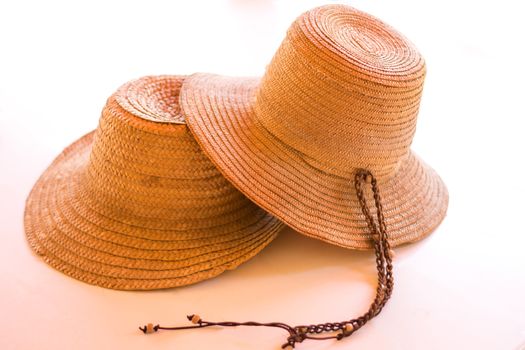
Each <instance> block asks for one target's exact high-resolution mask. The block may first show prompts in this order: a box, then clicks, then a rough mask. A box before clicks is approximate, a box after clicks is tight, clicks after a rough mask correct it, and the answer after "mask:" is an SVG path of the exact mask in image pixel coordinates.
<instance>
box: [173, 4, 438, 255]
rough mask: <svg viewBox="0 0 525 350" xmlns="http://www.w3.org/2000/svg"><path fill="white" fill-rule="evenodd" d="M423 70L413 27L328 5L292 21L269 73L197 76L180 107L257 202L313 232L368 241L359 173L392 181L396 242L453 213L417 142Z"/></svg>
mask: <svg viewBox="0 0 525 350" xmlns="http://www.w3.org/2000/svg"><path fill="white" fill-rule="evenodd" d="M424 78H425V63H424V60H423V58H422V57H421V55H420V54H419V52H418V51H417V49H416V48H415V47H414V46H413V44H411V43H410V42H409V41H408V40H407V39H406V38H405V37H404V36H403V35H401V34H400V33H398V32H397V31H396V30H395V29H393V28H392V27H390V26H388V25H387V24H385V23H383V22H382V21H380V20H378V19H376V18H374V17H372V16H370V15H368V14H366V13H363V12H360V11H358V10H356V9H353V8H351V7H348V6H344V5H329V6H323V7H319V8H316V9H313V10H311V11H308V12H306V13H305V14H303V15H301V16H300V17H299V18H298V19H297V20H296V21H295V22H294V23H293V24H292V26H291V27H290V29H289V30H288V33H287V36H286V38H285V39H284V41H283V42H282V44H281V46H280V47H279V49H278V50H277V52H276V54H275V56H274V57H273V59H272V61H271V63H270V64H269V66H268V67H267V70H266V73H265V74H264V76H263V77H262V79H257V78H230V77H222V76H217V75H211V74H195V75H193V76H191V77H189V78H188V79H186V81H185V82H184V85H183V87H182V90H181V96H180V103H181V109H182V113H183V114H184V115H185V116H186V120H187V123H188V125H189V127H190V129H191V131H192V132H193V134H194V136H195V138H196V139H197V141H198V142H199V144H200V145H201V147H202V149H203V150H204V151H205V153H206V154H207V155H208V156H209V157H210V159H211V160H212V161H213V162H214V163H215V165H216V166H217V167H218V168H219V170H221V172H222V173H223V175H224V176H225V177H226V178H228V180H230V181H231V182H232V183H233V184H234V185H235V186H236V187H237V188H238V189H239V190H241V191H242V192H243V193H244V194H245V195H246V196H247V197H248V198H250V199H251V200H253V201H254V202H255V203H257V204H258V205H260V206H261V207H262V208H264V209H266V210H267V211H268V212H270V213H272V214H273V215H275V216H276V217H278V218H279V219H281V220H282V221H284V222H285V223H286V224H288V225H290V226H291V227H293V228H294V229H296V230H297V231H299V232H301V233H303V234H306V235H308V236H311V237H315V238H319V239H322V240H324V241H327V242H330V243H333V244H336V245H340V246H343V247H348V248H355V249H367V248H372V244H373V241H372V240H371V239H370V233H369V230H368V229H367V223H366V220H365V218H364V216H363V213H362V211H361V208H360V206H359V202H358V199H357V196H356V193H355V188H354V185H353V183H354V176H355V174H356V171H357V170H358V169H366V170H369V171H370V172H371V173H372V174H374V175H375V177H376V178H377V181H378V185H379V186H380V187H381V192H382V201H383V207H384V215H385V220H386V224H387V226H388V230H389V239H390V242H391V245H392V246H396V245H400V244H402V243H406V242H413V241H417V240H419V239H421V238H423V237H425V236H427V235H428V234H429V233H430V232H432V231H433V229H434V228H435V227H436V226H437V225H438V224H439V223H440V222H441V221H442V219H443V218H444V216H445V212H446V209H447V205H448V193H447V189H446V187H445V185H444V184H443V182H442V180H441V179H440V178H439V176H438V175H437V173H436V172H435V171H434V170H433V169H432V168H430V167H429V166H428V165H427V164H425V163H424V162H423V161H422V160H421V159H420V158H419V157H418V156H417V155H416V154H414V152H413V151H411V149H410V144H411V142H412V138H413V136H414V132H415V129H416V119H417V115H418V109H419V104H420V100H421V94H422V92H423V82H424Z"/></svg>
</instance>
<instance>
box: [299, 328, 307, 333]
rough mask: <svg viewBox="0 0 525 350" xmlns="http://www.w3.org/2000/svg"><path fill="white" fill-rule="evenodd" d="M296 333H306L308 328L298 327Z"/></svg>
mask: <svg viewBox="0 0 525 350" xmlns="http://www.w3.org/2000/svg"><path fill="white" fill-rule="evenodd" d="M298 331H299V333H306V332H307V331H308V328H306V327H299V329H298Z"/></svg>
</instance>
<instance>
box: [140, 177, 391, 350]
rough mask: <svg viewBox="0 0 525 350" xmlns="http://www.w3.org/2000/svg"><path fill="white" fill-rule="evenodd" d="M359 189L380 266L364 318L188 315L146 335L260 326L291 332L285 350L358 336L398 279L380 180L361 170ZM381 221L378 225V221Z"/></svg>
mask: <svg viewBox="0 0 525 350" xmlns="http://www.w3.org/2000/svg"><path fill="white" fill-rule="evenodd" d="M354 184H355V190H356V194H357V198H358V200H359V204H360V206H361V210H362V212H363V215H364V216H365V219H366V222H367V226H368V229H369V230H370V232H371V235H372V239H373V240H374V250H375V256H376V266H377V277H378V283H377V289H376V296H375V298H374V301H373V302H372V304H371V305H370V308H369V309H368V311H367V312H366V313H364V314H363V315H361V316H359V317H357V318H353V319H351V320H347V321H341V322H327V323H320V324H312V325H300V326H290V325H288V324H286V323H282V322H269V323H260V322H254V321H248V322H233V321H223V322H212V321H205V320H203V319H201V318H200V316H198V315H188V316H187V318H188V320H189V321H191V322H192V324H193V325H189V326H181V327H163V326H160V325H155V326H154V325H153V324H152V323H148V324H147V325H145V326H143V327H139V329H140V330H141V331H143V332H144V333H145V334H148V333H154V332H157V331H158V330H161V329H162V330H182V329H193V328H206V327H212V326H220V327H238V326H259V327H275V328H281V329H284V330H285V331H287V332H288V334H289V336H288V337H287V339H286V343H284V344H283V345H282V346H281V348H283V349H285V348H287V347H291V348H295V345H296V344H297V343H302V342H303V341H304V340H307V339H308V340H326V339H335V340H342V339H344V338H347V337H349V336H351V335H352V334H354V333H355V332H356V331H357V330H359V329H360V328H361V327H363V326H364V325H365V324H366V323H367V322H368V321H370V320H371V319H372V318H374V317H375V316H377V315H378V314H379V313H380V312H381V310H382V309H383V307H384V306H385V304H386V302H387V301H388V299H389V298H390V296H391V295H392V291H393V289H394V277H393V265H392V259H393V257H394V252H393V251H392V249H391V248H390V244H389V242H388V234H387V229H386V224H385V218H384V215H383V207H382V205H381V197H380V195H379V188H378V186H377V180H376V179H375V177H374V176H373V175H372V173H371V172H369V171H367V170H359V171H358V172H357V173H356V175H355V181H354ZM365 184H369V185H371V188H372V193H373V197H374V204H375V208H376V219H374V215H373V214H372V212H371V211H370V208H369V207H368V203H367V200H366V196H365V193H364V185H365ZM376 220H377V222H376Z"/></svg>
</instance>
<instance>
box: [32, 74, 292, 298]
mask: <svg viewBox="0 0 525 350" xmlns="http://www.w3.org/2000/svg"><path fill="white" fill-rule="evenodd" d="M183 80H184V77H177V76H157V77H145V78H142V79H138V80H136V81H133V82H130V83H128V84H126V85H124V86H123V87H121V88H120V89H119V90H118V91H117V92H116V93H115V94H114V95H113V96H111V97H110V98H109V99H108V101H107V104H106V106H105V108H104V109H103V112H102V116H101V119H100V124H99V126H98V128H97V130H96V131H94V132H91V133H89V134H87V135H85V136H84V137H82V138H81V139H79V140H78V141H76V142H75V143H73V144H72V145H70V146H69V147H68V148H66V149H65V150H64V151H63V152H62V153H61V154H60V155H59V156H58V157H57V158H56V159H55V160H54V162H53V163H52V164H51V165H50V166H49V168H48V169H47V170H46V171H45V172H44V173H43V175H42V176H41V177H40V179H39V180H38V182H37V183H36V185H35V186H34V188H33V190H32V192H31V194H30V195H29V198H28V200H27V203H26V211H25V229H26V234H27V238H28V241H29V243H30V245H31V247H32V248H33V250H34V251H35V252H36V253H37V254H39V255H40V256H41V257H42V258H43V259H44V260H45V261H46V262H47V263H49V264H50V265H51V266H53V267H55V268H56V269H58V270H60V271H62V272H64V273H65V274H67V275H70V276H72V277H75V278H77V279H79V280H82V281H84V282H88V283H91V284H95V285H99V286H103V287H107V288H113V289H139V290H140V289H142V290H144V289H158V288H169V287H175V286H181V285H186V284H191V283H195V282H198V281H201V280H204V279H207V278H210V277H213V276H216V275H218V274H220V273H222V272H223V271H225V270H228V269H233V268H235V267H237V266H238V265H239V264H241V263H243V262H245V261H246V260H248V259H250V258H251V257H253V256H254V255H255V254H257V253H258V252H259V251H260V250H261V249H262V248H263V247H265V246H266V245H267V244H268V243H269V242H270V241H271V240H272V239H273V238H275V237H276V234H277V233H278V231H279V230H280V229H281V228H282V227H283V224H282V223H280V222H279V221H278V220H277V219H275V218H273V217H272V216H270V215H268V214H267V213H266V212H264V211H263V210H262V209H260V208H259V207H257V206H256V205H255V204H253V203H252V202H250V201H249V200H248V199H247V198H246V197H244V196H243V195H242V194H241V193H240V192H239V191H237V190H236V189H235V188H234V187H233V186H232V185H231V184H230V183H228V182H227V181H226V179H225V178H224V177H222V175H221V174H220V173H219V171H218V170H217V169H216V168H215V167H214V165H213V164H212V163H211V162H210V160H209V159H208V158H207V157H206V156H205V155H204V154H203V152H202V151H201V150H200V148H199V146H198V144H197V143H196V142H195V140H194V139H193V137H192V135H191V133H190V132H189V131H188V129H187V126H186V125H185V121H184V118H183V117H182V116H181V115H180V113H179V105H178V97H179V91H180V87H181V85H182V82H183Z"/></svg>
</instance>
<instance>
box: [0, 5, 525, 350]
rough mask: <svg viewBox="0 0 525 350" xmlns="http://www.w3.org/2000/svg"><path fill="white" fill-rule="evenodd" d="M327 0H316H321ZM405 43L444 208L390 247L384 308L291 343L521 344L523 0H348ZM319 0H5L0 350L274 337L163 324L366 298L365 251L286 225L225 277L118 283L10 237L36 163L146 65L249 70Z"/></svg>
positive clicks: (300, 315)
mask: <svg viewBox="0 0 525 350" xmlns="http://www.w3.org/2000/svg"><path fill="white" fill-rule="evenodd" d="M325 3H326V2H325ZM348 3H350V4H352V5H353V6H355V7H357V8H359V9H361V10H364V11H367V12H369V13H371V14H373V15H375V16H377V17H379V18H381V19H383V20H384V21H386V22H387V23H390V24H391V25H393V26H394V27H396V28H397V29H399V30H400V31H401V32H402V33H404V34H405V35H406V36H408V37H409V38H410V39H411V40H412V41H413V42H414V43H415V44H416V46H418V48H419V49H420V51H421V52H422V54H423V55H424V57H425V58H426V61H427V68H428V75H427V80H426V85H425V92H424V97H423V102H422V106H421V111H420V118H419V123H418V130H417V133H416V138H415V140H414V144H413V149H414V150H415V151H416V152H417V153H418V154H419V155H421V156H422V157H423V158H424V159H425V160H426V161H427V162H428V163H429V164H431V165H432V166H433V167H434V168H435V169H437V171H438V172H439V173H440V175H441V176H442V178H443V179H444V181H445V183H446V184H447V186H448V188H449V192H450V206H449V211H448V215H447V217H446V219H445V221H444V222H443V224H442V225H441V226H440V227H439V228H438V230H437V231H436V232H435V233H434V234H433V235H431V236H430V237H429V238H428V239H426V240H424V241H422V242H420V243H417V244H413V245H410V246H406V247H402V248H399V249H397V255H398V257H397V259H396V266H395V267H396V269H395V278H396V288H395V291H394V295H393V298H392V300H391V301H390V302H389V304H388V305H387V306H386V307H385V309H384V310H383V312H382V313H381V315H380V316H379V317H378V318H376V319H374V320H373V321H372V322H370V324H369V325H367V326H366V327H364V328H363V329H362V330H360V331H359V332H357V333H356V334H354V335H353V336H352V337H351V338H349V339H346V340H344V341H342V342H332V341H324V342H305V343H303V344H300V345H299V346H298V347H299V348H300V349H327V348H334V349H343V348H344V349H384V348H388V349H519V348H521V344H524V343H525V259H524V254H525V249H524V243H525V228H524V225H523V217H524V213H523V209H524V207H525V205H524V204H523V202H524V199H523V198H524V196H525V185H524V179H525V166H524V163H525V159H524V158H525V156H524V150H525V140H524V139H525V136H524V132H525V123H524V121H523V120H524V118H525V111H524V104H525V98H524V96H523V94H524V92H525V87H524V81H525V68H524V62H525V61H524V60H525V58H524V57H525V55H524V54H525V49H524V46H525V39H524V37H525V25H524V24H523V23H524V20H523V10H522V9H521V8H519V6H518V5H519V4H520V2H519V1H514V2H510V1H498V2H497V3H496V2H493V1H415V0H414V1H410V0H400V1H386V0H380V1H373V2H372V1H353V2H348ZM320 4H323V2H320V1H304V0H303V1H292V0H289V1H288V0H286V1H285V0H282V1H270V0H268V1H262V0H251V1H249V0H247V1H242V0H235V1H207V2H204V1H189V0H187V1H149V2H148V3H147V4H146V2H144V1H143V2H138V1H122V2H111V1H86V2H74V1H63V2H59V1H24V0H22V1H11V2H8V1H5V0H1V2H0V239H1V241H0V259H1V260H0V281H1V283H2V284H1V288H0V313H1V316H0V348H1V349H37V348H38V349H51V348H54V349H72V348H74V349H78V350H80V349H130V350H131V349H159V350H160V349H210V348H213V349H278V348H279V346H280V344H282V343H283V342H284V340H285V338H286V333H285V332H282V331H280V330H275V329H254V328H244V329H239V328H236V329H224V330H212V329H208V330H200V331H186V332H180V333H178V332H177V333H175V332H173V333H172V332H161V333H158V334H155V335H151V336H144V335H143V334H142V333H141V332H140V331H138V329H137V327H138V326H139V325H143V324H144V323H146V322H153V323H160V324H161V325H176V324H182V323H184V322H185V318H184V315H186V314H189V313H199V314H200V315H201V316H202V317H205V318H206V319H210V320H223V319H233V320H254V319H255V320H259V321H274V320H282V321H285V322H289V323H292V324H296V323H319V322H326V321H334V320H340V319H348V318H351V317H354V316H357V315H359V314H361V313H363V312H364V311H366V309H367V308H368V305H369V303H370V302H371V300H372V297H373V292H374V290H373V289H374V286H375V270H374V264H373V257H372V254H371V253H366V252H365V253H363V252H354V251H350V250H344V249H341V248H336V247H332V246H330V245H328V244H324V243H321V242H318V241H315V240H312V239H308V238H304V237H302V236H300V235H298V234H297V233H295V232H293V231H291V230H288V231H286V232H285V233H284V234H282V235H281V237H279V238H278V239H277V240H276V241H274V243H272V244H271V245H270V246H269V247H268V248H267V249H265V250H264V251H263V252H262V253H261V254H259V255H258V256H257V257H256V258H255V259H253V260H251V261H250V262H248V263H246V264H244V265H243V266H241V267H240V268H238V269H237V270H235V271H231V272H228V273H225V274H224V275H222V276H220V277H218V278H215V279H213V280H209V281H206V282H203V283H200V284H197V285H194V286H190V287H185V288H178V289H171V290H164V291H154V292H121V291H112V290H106V289H102V288H99V287H94V286H90V285H87V284H84V283H82V282H78V281H76V280H74V279H72V278H69V277H66V276H64V275H63V274H61V273H60V272H57V271H55V270H53V269H52V268H50V267H48V266H47V265H46V264H45V263H43V262H42V261H41V260H39V259H38V258H37V257H36V256H34V255H33V254H32V252H31V251H30V249H29V247H28V245H27V243H26V241H25V236H24V232H23V225H22V218H23V209H24V200H25V198H26V196H27V194H28V192H29V190H30V189H31V186H32V185H33V184H34V182H35V181H36V179H37V178H38V176H39V175H40V173H41V172H42V171H43V170H44V169H45V168H46V166H47V165H48V164H49V163H50V162H51V161H52V159H53V158H54V157H55V156H56V155H58V154H59V153H60V151H61V150H62V149H63V148H64V147H65V146H67V145H68V144H69V143H71V142H72V141H74V140H75V139H76V138H78V137H79V136H81V135H83V134H84V133H86V132H87V131H89V130H91V129H93V128H95V127H96V125H97V122H98V117H99V115H100V112H101V109H102V106H103V105H104V103H105V101H106V98H107V97H108V96H109V95H110V94H111V93H112V92H113V91H114V90H115V89H116V88H117V87H118V86H119V85H121V84H122V83H124V82H126V81H127V80H130V79H132V78H137V77H140V76H142V75H149V74H189V73H193V72H197V71H200V72H213V73H219V74H226V75H238V76H244V75H252V76H253V75H261V74H262V73H263V72H264V68H265V65H266V64H267V63H268V62H269V60H270V59H271V57H272V55H273V53H274V51H275V49H276V48H277V47H278V45H279V43H280V41H281V40H282V38H283V37H284V35H285V31H286V29H287V28H288V26H289V24H290V23H291V22H292V21H293V19H294V18H295V17H296V16H298V15H299V14H300V13H301V12H303V11H305V10H307V9H309V8H311V7H313V6H316V5H320Z"/></svg>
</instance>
